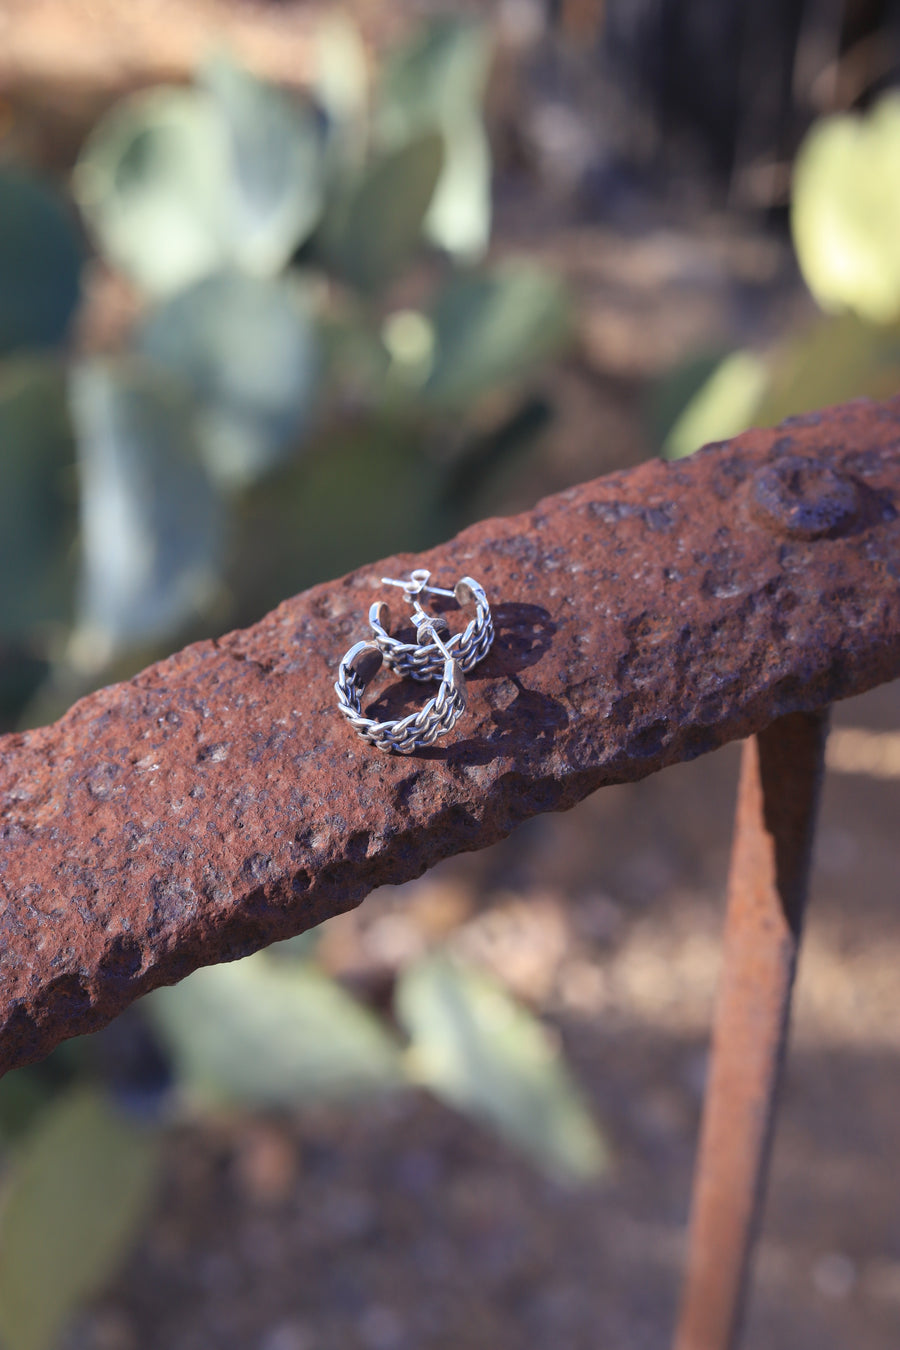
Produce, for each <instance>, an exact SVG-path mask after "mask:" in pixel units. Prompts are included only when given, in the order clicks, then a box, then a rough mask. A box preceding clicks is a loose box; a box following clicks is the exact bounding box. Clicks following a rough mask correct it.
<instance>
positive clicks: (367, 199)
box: [0, 17, 570, 722]
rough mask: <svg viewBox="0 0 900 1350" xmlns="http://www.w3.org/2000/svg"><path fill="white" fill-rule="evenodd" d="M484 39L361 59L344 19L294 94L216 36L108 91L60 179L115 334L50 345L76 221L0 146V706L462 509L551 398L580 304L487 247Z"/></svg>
mask: <svg viewBox="0 0 900 1350" xmlns="http://www.w3.org/2000/svg"><path fill="white" fill-rule="evenodd" d="M490 54H491V43H490V36H489V33H488V30H487V28H486V26H485V25H484V24H482V23H479V22H477V21H475V20H468V19H465V20H464V19H449V18H447V19H439V20H436V21H434V22H431V23H429V24H428V25H427V26H426V27H424V28H422V29H421V30H420V31H418V32H417V33H415V34H413V35H412V36H411V37H410V38H409V40H408V41H407V43H406V44H405V45H404V46H402V47H398V48H397V49H396V50H394V51H393V52H392V53H391V54H390V55H389V57H388V59H386V60H385V62H384V63H383V65H382V67H381V68H380V70H379V71H378V72H377V75H376V76H375V77H374V78H371V79H370V72H369V68H368V62H367V58H366V55H365V52H364V50H363V47H362V44H361V41H360V39H359V36H358V34H357V33H356V30H355V29H354V28H353V27H352V25H351V24H350V22H349V20H343V19H340V18H338V17H335V18H332V19H331V20H329V21H327V22H325V23H323V25H322V27H321V29H320V32H319V35H318V57H319V61H318V72H317V76H316V79H315V81H314V83H313V86H312V88H311V89H310V91H309V93H308V96H307V97H305V98H301V97H300V96H299V95H292V94H288V93H286V92H285V91H283V90H281V89H278V88H276V87H275V86H273V85H271V84H269V83H267V82H265V81H263V80H260V79H258V78H256V77H255V76H253V75H251V74H250V73H249V72H248V71H246V70H244V69H242V68H241V67H240V66H239V65H238V64H236V63H235V62H234V61H233V60H232V59H231V58H229V57H227V56H225V55H218V56H216V57H214V58H212V59H210V60H209V61H208V62H207V63H206V64H205V65H204V66H203V67H202V68H201V70H200V71H199V73H198V76H197V80H196V83H195V84H194V85H193V86H192V87H190V88H185V87H174V86H173V87H156V88H152V89H149V90H142V91H140V92H138V93H135V94H133V95H130V96H128V97H126V98H125V99H124V100H122V101H120V102H119V103H117V104H116V105H114V106H113V107H112V108H111V109H110V110H109V111H108V112H107V113H106V115H105V116H104V117H103V118H102V119H101V121H100V122H99V124H98V125H97V126H96V127H95V128H94V130H93V131H92V133H91V134H90V136H89V137H88V139H87V142H86V144H85V145H84V147H83V149H82V151H81V154H80V155H79V158H78V162H77V164H76V166H75V170H74V175H73V188H74V196H75V200H76V202H77V203H78V206H79V208H80V210H81V214H82V217H83V223H84V225H85V226H86V228H87V231H88V234H89V236H90V238H91V240H92V241H93V243H94V245H95V247H96V249H97V251H98V253H99V256H100V259H101V260H102V263H103V264H104V265H106V266H108V267H109V268H110V269H112V270H113V271H114V272H115V273H117V274H118V275H119V277H120V278H121V280H122V283H123V287H127V291H126V294H127V295H128V304H129V307H130V309H131V312H132V316H133V317H132V321H131V322H130V323H129V324H128V325H127V326H126V327H127V331H125V332H122V331H118V332H116V333H115V338H114V341H115V349H114V350H112V351H103V352H100V353H98V352H96V351H94V352H92V353H91V354H90V355H76V356H74V357H68V358H67V357H65V356H64V353H65V350H66V348H65V344H66V342H67V339H68V336H69V333H70V330H71V327H72V324H73V320H74V317H75V312H76V309H77V306H78V301H79V291H80V281H81V277H82V274H83V267H84V262H85V256H86V250H85V246H84V242H83V238H82V230H81V227H80V225H79V222H78V221H77V219H76V218H75V217H74V216H73V215H72V213H71V212H70V211H69V209H68V207H67V205H66V203H65V202H64V200H63V199H62V197H61V196H60V195H59V194H58V193H57V192H56V191H55V190H54V189H53V188H52V187H51V186H49V185H48V184H46V183H43V182H40V181H38V180H37V179H35V178H33V177H32V176H30V175H28V174H27V173H25V172H23V171H22V170H21V169H18V168H17V169H10V168H3V169H0V220H2V226H0V229H2V234H0V294H2V306H3V308H2V312H0V354H2V357H3V362H2V366H0V425H2V429H3V441H4V466H5V467H4V482H3V494H2V495H3V506H2V508H0V509H2V511H3V517H2V522H0V524H2V537H3V545H2V547H3V549H4V553H3V559H2V561H3V567H4V576H5V577H6V578H7V581H8V584H7V585H6V587H5V589H4V598H3V602H2V606H0V640H2V642H3V657H4V659H3V661H2V667H0V668H2V672H3V674H2V683H0V697H2V698H3V712H4V713H5V719H6V720H7V721H9V720H10V718H11V717H14V716H16V715H18V716H20V717H24V718H25V720H26V721H29V722H30V721H34V720H38V721H41V720H47V719H48V718H50V717H52V716H53V715H56V714H58V713H59V712H61V711H62V710H63V708H64V707H65V706H67V704H68V703H69V702H71V701H72V698H73V697H75V696H76V695H77V694H79V693H83V692H86V690H87V689H88V688H90V687H93V686H95V685H96V684H98V683H103V682H104V681H105V680H107V679H108V678H109V677H110V676H111V675H114V676H119V675H122V674H124V673H126V672H128V671H129V670H131V669H133V668H136V667H137V666H139V665H140V664H142V663H143V662H144V661H145V660H146V659H147V657H148V656H149V655H150V654H151V653H152V652H153V651H155V650H160V649H161V644H171V643H172V642H173V641H174V640H175V638H176V636H184V635H191V634H197V633H200V632H203V631H209V630H210V628H214V629H220V628H221V627H222V625H223V623H224V622H228V621H230V622H239V621H244V620H249V619H251V618H252V617H254V616H255V615H257V614H259V613H260V612H262V611H263V610H264V609H265V608H267V607H269V606H271V605H273V604H275V603H277V601H278V600H279V599H280V598H281V597H282V596H283V595H284V594H285V593H290V592H292V591H294V590H297V589H301V588H302V587H304V586H306V585H309V584H311V583H313V582H315V581H317V580H322V579H325V578H326V577H329V576H332V575H335V574H336V573H340V572H341V571H344V570H346V569H347V568H349V567H350V566H352V565H354V564H356V563H359V562H362V561H364V560H365V559H367V558H370V557H376V556H378V555H379V554H384V553H387V552H391V551H396V550H397V549H398V548H407V549H416V548H419V547H421V546H423V545H424V544H426V543H429V542H433V541H435V540H436V539H438V538H440V537H442V536H444V535H446V534H447V533H451V532H452V531H453V530H454V529H455V528H456V527H458V525H459V524H460V522H461V521H463V520H465V519H468V518H469V517H470V516H471V515H472V514H473V512H477V509H478V507H477V503H478V501H479V498H480V497H481V496H482V494H483V493H484V491H485V489H486V485H487V484H488V483H489V481H490V478H491V475H492V474H495V473H496V472H497V470H498V468H499V467H500V466H501V465H502V463H503V462H504V461H505V460H506V459H507V458H508V457H509V456H512V455H514V454H515V453H516V452H517V451H518V450H520V449H521V448H522V447H523V446H524V445H525V444H527V442H528V440H529V438H530V437H531V436H533V434H534V432H535V431H536V430H537V429H538V428H539V427H540V425H541V424H542V422H543V421H544V420H545V419H546V416H547V410H546V406H545V404H544V402H543V401H542V400H541V399H540V398H539V397H537V396H535V395H534V394H533V393H532V392H528V390H527V384H528V379H529V377H530V376H531V375H533V374H534V372H535V371H536V370H537V369H538V368H539V366H540V364H541V362H542V361H544V360H546V359H547V358H548V357H550V356H552V355H554V354H556V353H557V352H558V351H559V350H560V349H561V347H562V345H563V344H564V343H565V341H566V337H567V334H568V332H569V328H570V316H569V303H568V299H567V296H566V292H565V288H564V286H563V285H562V283H561V282H560V281H559V280H558V279H557V278H556V277H554V276H553V275H552V273H550V272H548V271H547V269H546V268H542V267H540V266H537V265H535V264H533V263H531V262H529V261H528V260H527V259H524V258H520V259H507V260H505V261H504V262H503V263H502V264H497V265H487V264H485V263H484V261H483V259H484V254H485V250H486V248H487V244H488V240H489V237H490V223H491V172H490V151H489V147H488V143H487V136H486V132H485V128H484V123H483V118H482V103H483V97H484V90H485V84H486V80H487V74H488V67H489V62H490ZM107 345H109V340H107ZM262 539H265V546H264V547H262V546H261V540H262Z"/></svg>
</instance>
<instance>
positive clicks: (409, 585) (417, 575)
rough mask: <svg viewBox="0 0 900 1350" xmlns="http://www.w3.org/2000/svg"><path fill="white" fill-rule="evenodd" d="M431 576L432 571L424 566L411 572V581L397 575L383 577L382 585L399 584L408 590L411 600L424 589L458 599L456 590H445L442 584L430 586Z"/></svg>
mask: <svg viewBox="0 0 900 1350" xmlns="http://www.w3.org/2000/svg"><path fill="white" fill-rule="evenodd" d="M430 576H431V573H430V572H426V571H425V570H424V568H417V569H416V571H415V572H412V573H411V574H410V580H409V581H398V580H397V579H396V578H395V577H382V578H381V584H382V586H399V587H400V588H401V589H402V590H404V591H405V592H406V594H407V596H408V597H409V599H410V600H414V599H415V597H416V596H417V595H421V594H422V592H423V591H427V592H428V594H429V595H446V596H448V597H449V598H450V599H451V600H455V599H456V592H455V591H445V590H444V589H443V588H442V587H441V586H429V585H428V578H429V577H430Z"/></svg>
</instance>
